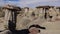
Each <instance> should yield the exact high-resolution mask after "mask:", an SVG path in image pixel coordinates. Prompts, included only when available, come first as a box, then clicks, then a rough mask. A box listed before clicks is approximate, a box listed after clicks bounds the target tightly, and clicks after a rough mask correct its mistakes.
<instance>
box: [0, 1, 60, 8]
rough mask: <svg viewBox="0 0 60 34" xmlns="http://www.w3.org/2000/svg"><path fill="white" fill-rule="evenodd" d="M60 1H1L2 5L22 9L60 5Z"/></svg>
mask: <svg viewBox="0 0 60 34" xmlns="http://www.w3.org/2000/svg"><path fill="white" fill-rule="evenodd" d="M59 3H60V0H18V1H16V0H15V1H3V0H0V5H5V4H12V5H17V6H20V7H35V6H39V5H60V4H59Z"/></svg>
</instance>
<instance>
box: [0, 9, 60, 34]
mask: <svg viewBox="0 0 60 34" xmlns="http://www.w3.org/2000/svg"><path fill="white" fill-rule="evenodd" d="M47 11H48V12H49V11H51V13H52V15H53V17H54V18H53V19H52V20H53V21H49V16H48V12H46V13H47V19H45V18H44V15H45V12H44V10H43V8H39V9H31V8H29V10H26V11H25V9H22V11H20V12H19V14H18V15H17V23H16V30H21V29H26V28H28V27H29V26H30V25H32V24H39V25H41V26H44V27H46V30H41V33H42V34H60V27H59V26H60V23H59V22H60V14H59V10H57V9H52V10H47ZM3 14H4V13H3ZM49 14H50V13H49ZM57 14H58V15H57ZM0 15H1V14H0ZM5 19H7V18H5ZM0 27H1V28H0V30H6V29H7V28H6V27H7V26H6V23H5V22H4V17H2V18H1V19H0Z"/></svg>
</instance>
